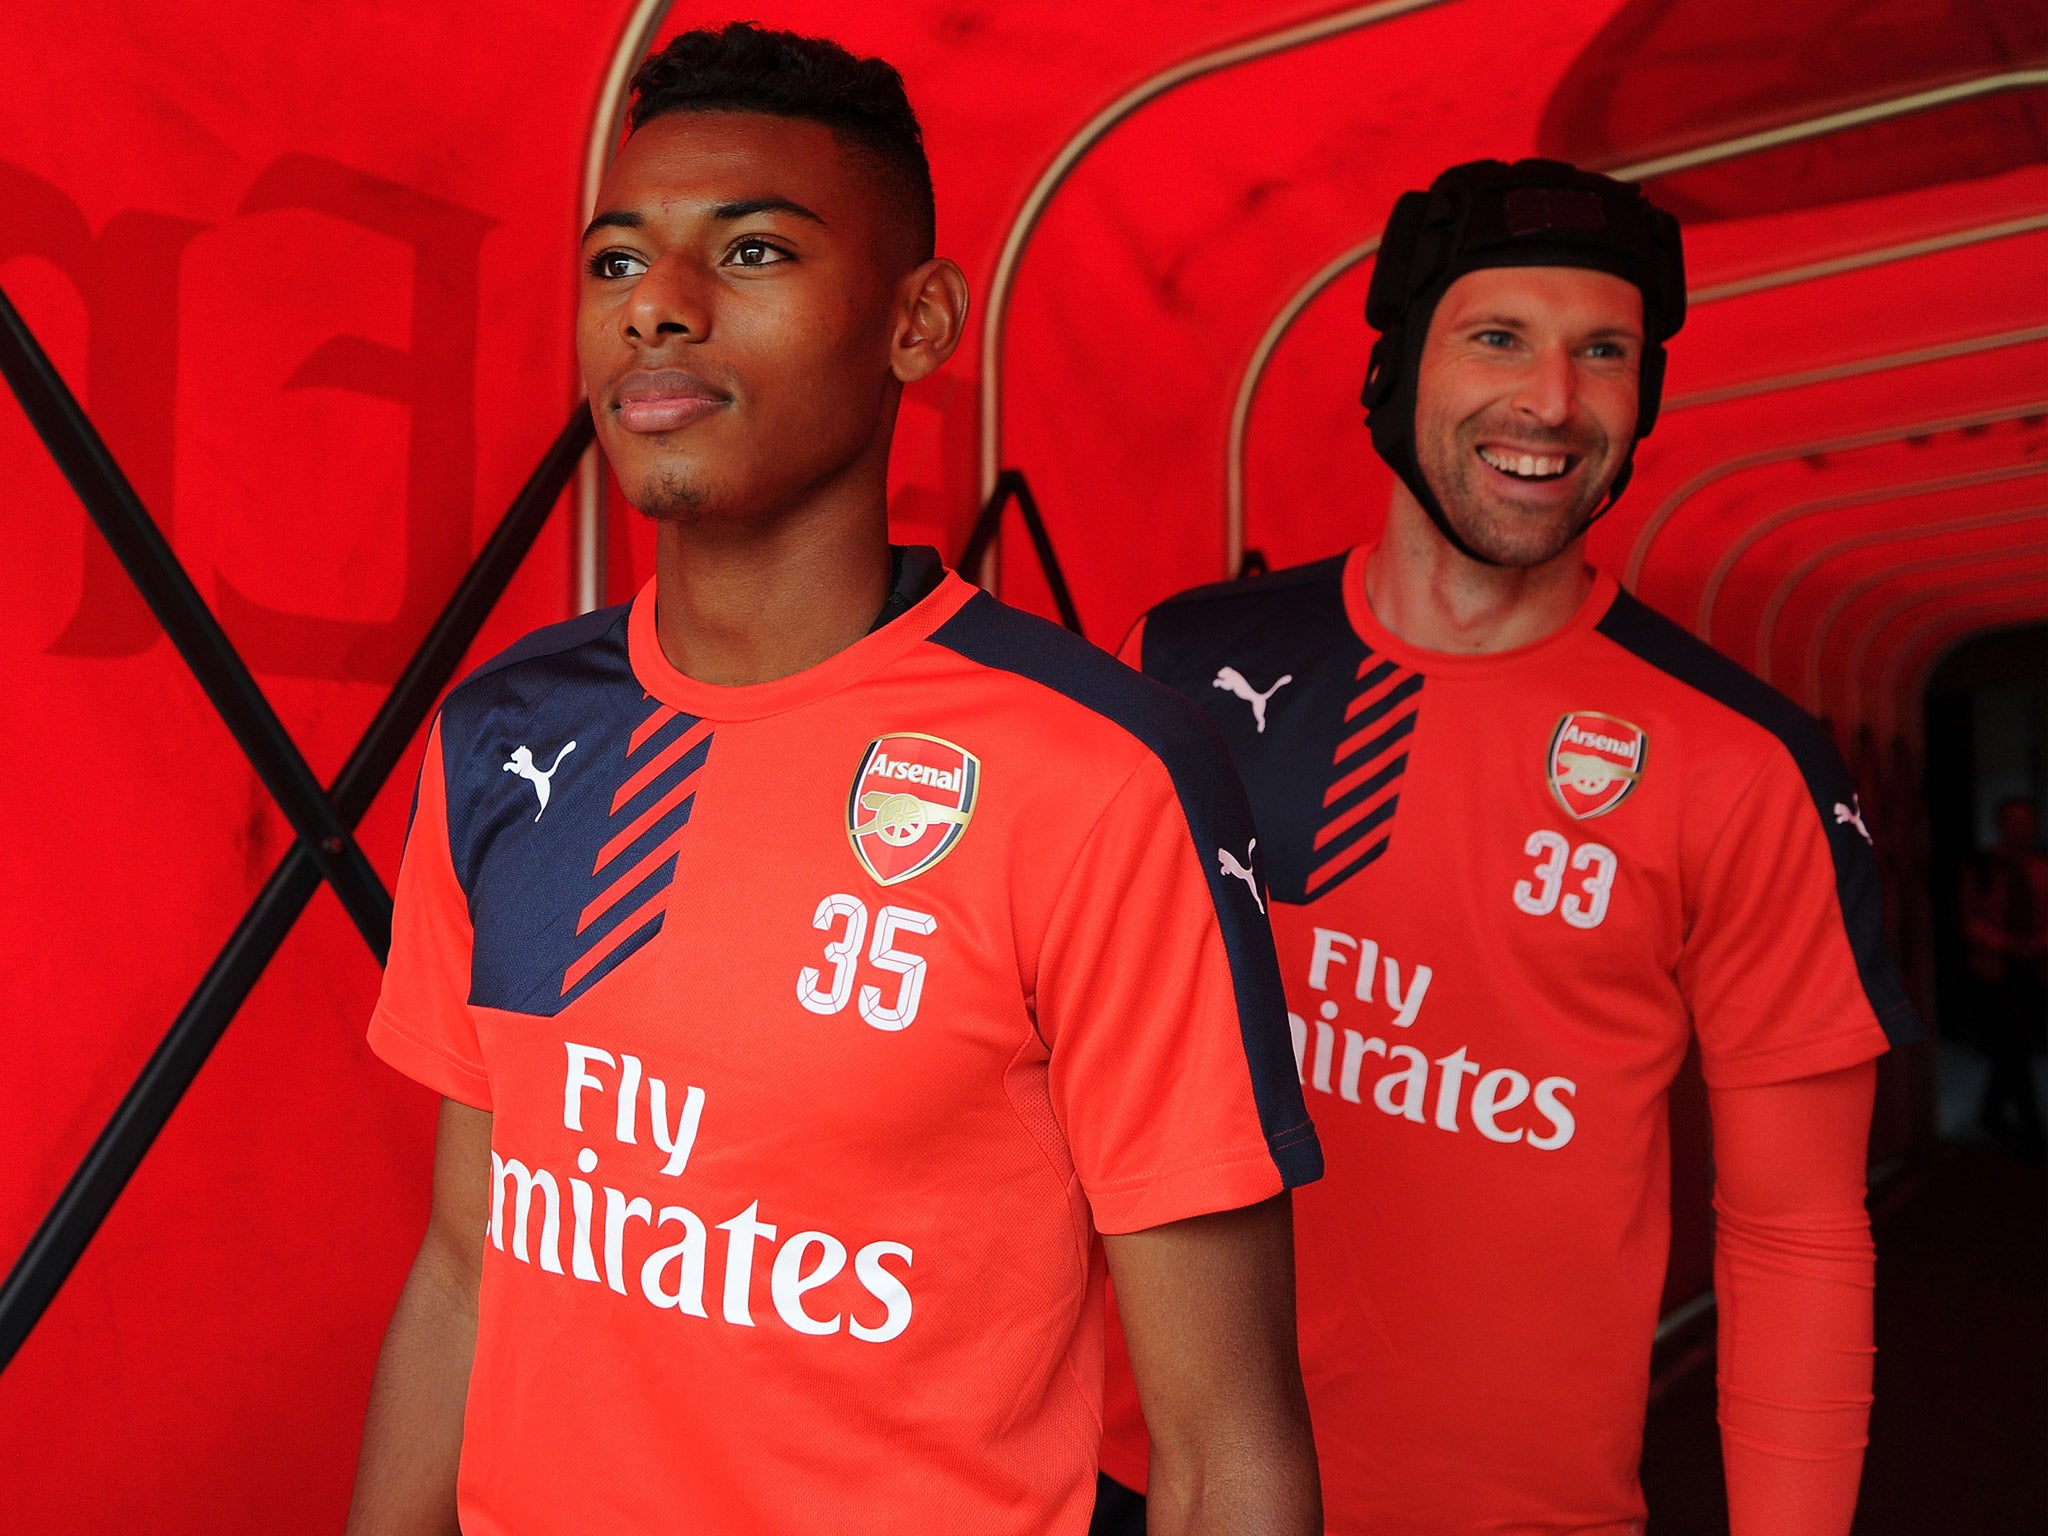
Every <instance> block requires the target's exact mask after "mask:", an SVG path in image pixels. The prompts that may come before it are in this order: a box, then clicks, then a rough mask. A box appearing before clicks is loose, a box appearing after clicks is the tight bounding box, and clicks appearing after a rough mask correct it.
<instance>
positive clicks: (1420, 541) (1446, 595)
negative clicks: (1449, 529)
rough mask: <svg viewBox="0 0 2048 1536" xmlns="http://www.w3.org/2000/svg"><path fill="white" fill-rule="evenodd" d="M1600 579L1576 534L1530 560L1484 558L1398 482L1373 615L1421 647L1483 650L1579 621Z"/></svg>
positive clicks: (1380, 551) (1374, 579)
mask: <svg viewBox="0 0 2048 1536" xmlns="http://www.w3.org/2000/svg"><path fill="white" fill-rule="evenodd" d="M1592 586H1593V572H1592V570H1591V568H1590V567H1588V566H1587V564H1586V562H1585V560H1584V558H1583V556H1582V553H1581V546H1580V545H1579V544H1578V543H1577V542H1576V541H1575V542H1573V543H1572V544H1571V545H1569V546H1567V548H1566V549H1565V550H1564V552H1563V553H1562V554H1560V555H1558V556H1557V557H1556V558H1555V559H1553V560H1548V561H1545V562H1544V563H1543V564H1542V565H1536V566H1529V567H1526V568H1513V567H1508V566H1497V565H1482V564H1481V563H1480V562H1479V561H1477V560H1471V559H1468V558H1466V557H1465V556H1464V555H1461V554H1459V553H1458V552H1457V551H1456V550H1455V549H1453V548H1451V546H1450V544H1449V543H1448V542H1447V541H1446V540H1445V538H1444V536H1443V535H1442V534H1440V533H1438V532H1437V530H1436V525H1435V524H1434V523H1432V522H1431V521H1430V520H1429V514H1428V513H1426V512H1424V511H1423V510H1422V507H1421V504H1420V503H1418V502H1417V501H1416V500H1415V498H1414V496H1413V495H1411V494H1410V493H1409V491H1408V488H1407V487H1406V486H1402V485H1399V484H1398V483H1397V485H1396V488H1395V494H1394V500H1393V504H1392V506H1390V507H1389V508H1388V511H1387V528H1386V532H1385V534H1384V535H1382V536H1381V538H1380V542H1379V545H1378V547H1377V548H1375V549H1374V550H1373V552H1372V555H1371V557H1370V558H1369V559H1368V560H1367V561H1366V566H1365V596H1366V601H1367V602H1368V603H1369V604H1371V606H1372V612H1373V617H1374V618H1376V619H1378V620H1379V621H1380V623H1382V624H1384V625H1385V626H1386V627H1387V629H1388V630H1389V631H1391V632H1392V633H1393V634H1395V635H1398V636H1399V637H1400V638H1401V639H1403V640H1405V641H1407V642H1408V643H1409V644H1410V645H1412V646H1415V647H1416V648H1417V649H1419V650H1425V651H1444V652H1448V653H1449V654H1451V655H1459V656H1476V655H1485V654H1487V653H1489V652H1493V651H1511V650H1514V649H1516V648H1517V647H1519V646H1524V645H1533V644H1535V642H1537V641H1538V640H1541V639H1543V638H1544V637H1545V636H1546V635H1552V634H1555V633H1556V632H1557V631H1558V630H1560V629H1562V628H1564V626H1565V625H1567V624H1569V623H1570V622H1571V621H1572V616H1573V615H1574V614H1576V613H1577V612H1578V611H1579V607H1580V605H1581V604H1582V603H1584V602H1585V600H1586V594H1587V593H1588V592H1589V591H1590V590H1591V589H1592Z"/></svg>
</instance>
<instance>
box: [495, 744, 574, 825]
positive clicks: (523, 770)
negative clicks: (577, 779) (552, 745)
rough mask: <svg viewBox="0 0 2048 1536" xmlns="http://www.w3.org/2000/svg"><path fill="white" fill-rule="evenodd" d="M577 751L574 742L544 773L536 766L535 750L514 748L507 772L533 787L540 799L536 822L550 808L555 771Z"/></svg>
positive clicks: (506, 767) (558, 754)
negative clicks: (549, 798) (549, 797)
mask: <svg viewBox="0 0 2048 1536" xmlns="http://www.w3.org/2000/svg"><path fill="white" fill-rule="evenodd" d="M575 750H576V743H575V742H573V741H572V742H570V743H569V744H568V745H567V746H565V747H564V748H562V750H561V751H559V752H557V753H556V754H555V760H554V761H553V762H552V763H549V764H548V766H547V771H546V772H545V773H543V772H542V771H541V770H540V769H539V768H536V767H535V766H534V762H533V748H531V747H514V748H513V749H512V761H511V762H509V763H507V764H506V765H505V772H507V773H516V774H518V775H519V777H521V778H522V779H524V780H526V781H527V783H529V784H531V785H532V786H533V792H534V793H535V794H536V795H538V796H539V797H540V810H538V811H535V812H534V813H533V819H534V820H535V821H539V820H540V818H541V815H542V813H543V812H545V811H546V810H547V808H548V791H549V790H550V789H551V788H553V780H554V777H555V770H556V769H557V768H559V767H561V766H562V759H563V758H565V757H567V756H568V755H569V754H570V753H571V752H574V751H575Z"/></svg>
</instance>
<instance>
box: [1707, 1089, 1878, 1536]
mask: <svg viewBox="0 0 2048 1536" xmlns="http://www.w3.org/2000/svg"><path fill="white" fill-rule="evenodd" d="M1876 1081H1877V1073H1876V1066H1875V1064H1874V1063H1870V1062H1866V1063H1864V1064H1863V1065H1861V1066H1857V1067H1851V1068H1848V1069H1847V1070H1845V1071H1841V1072H1831V1073H1828V1074H1826V1075H1824V1076H1820V1077H1810V1078H1802V1079H1799V1080H1797V1081H1794V1082H1788V1083H1773V1084H1770V1085H1767V1086H1764V1087H1757V1088H1720V1089H1711V1090H1710V1091H1709V1099H1710V1102H1711V1107H1712V1113H1713V1124H1714V1169H1715V1188H1714V1211H1715V1214H1716V1217H1717V1226H1716V1238H1715V1256H1714V1286H1715V1291H1716V1293H1717V1297H1718V1303H1719V1311H1720V1351H1719V1353H1720V1365H1719V1383H1720V1404H1721V1408H1720V1419H1721V1452H1722V1457H1723V1460H1724V1462H1725V1464H1726V1467H1727V1479H1728V1515H1729V1531H1730V1536H1847V1532H1848V1530H1849V1526H1850V1522H1851V1521H1852V1519H1853V1518H1854V1516H1855V1512H1856V1489H1857V1484H1858V1483H1859V1481H1860V1480H1861V1478H1862V1473H1863V1448H1864V1445H1865V1443H1866V1439H1867V1434H1868V1430H1869V1425H1870V1380H1871V1368H1872V1364H1873V1359H1874V1356H1875V1353H1876V1350H1875V1347H1874V1345H1873V1343H1872V1335H1871V1295H1872V1291H1873V1289H1874V1286H1875V1278H1876V1264H1877V1259H1876V1250H1875V1248H1874V1247H1873V1245H1872V1242H1871V1236H1870V1214H1869V1212H1868V1210H1867V1209H1866V1208H1865V1205H1864V1193H1865V1190H1864V1165H1865V1160H1866V1152H1867V1148H1868V1145H1869V1138H1870V1114H1871V1104H1872V1100H1873V1098H1874V1094H1875V1084H1876Z"/></svg>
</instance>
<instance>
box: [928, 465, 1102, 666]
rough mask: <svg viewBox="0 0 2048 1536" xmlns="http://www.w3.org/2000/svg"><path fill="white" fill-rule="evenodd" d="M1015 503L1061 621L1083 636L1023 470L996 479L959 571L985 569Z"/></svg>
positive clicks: (1076, 611) (1056, 556)
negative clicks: (1006, 511) (1008, 509)
mask: <svg viewBox="0 0 2048 1536" xmlns="http://www.w3.org/2000/svg"><path fill="white" fill-rule="evenodd" d="M1012 501H1014V502H1016V503H1017V515H1018V516H1019V517H1021V518H1023V519H1024V531H1025V532H1027V533H1029V534H1030V535H1031V547H1032V548H1033V549H1035V550H1037V551H1038V564H1039V567H1040V568H1041V569H1042V570H1043V571H1044V572H1045V584H1046V585H1047V586H1048V587H1050V588H1052V601H1053V606H1054V607H1055V608H1057V609H1058V610H1059V614H1060V622H1061V623H1062V624H1064V625H1066V626H1067V628H1069V629H1071V630H1072V631H1073V632H1074V633H1075V634H1077V635H1078V634H1080V633H1081V615H1080V612H1079V611H1078V610H1077V609H1076V608H1075V607H1074V595H1073V593H1071V592H1069V591H1068V590H1067V578H1066V575H1065V573H1064V572H1063V571H1061V570H1060V560H1059V556H1058V555H1055V554H1054V553H1053V552H1052V536H1051V535H1050V534H1048V533H1047V532H1046V531H1045V519H1044V517H1042V516H1041V515H1040V514H1039V511H1038V499H1037V498H1036V497H1035V496H1033V495H1032V494H1031V486H1030V483H1029V482H1028V481H1026V480H1025V478H1024V471H1023V470H1021V469H1006V470H1003V471H1002V472H1001V473H1000V474H998V475H997V476H996V484H995V489H994V490H992V491H991V492H989V498H988V501H987V502H986V503H985V504H984V505H983V506H982V509H981V514H980V515H979V516H978V517H976V518H975V520H974V531H973V532H972V533H970V534H969V535H968V536H967V548H966V549H965V550H964V551H963V552H962V553H961V556H960V565H959V567H958V568H959V569H960V570H962V571H966V572H969V573H970V574H971V573H972V572H974V571H978V570H980V569H981V560H982V556H984V555H986V554H987V553H988V547H989V545H990V544H991V543H993V542H994V540H995V536H996V530H997V529H998V528H1000V527H1001V526H1002V521H1003V508H1005V507H1007V506H1008V505H1009V504H1010V503H1011V502H1012Z"/></svg>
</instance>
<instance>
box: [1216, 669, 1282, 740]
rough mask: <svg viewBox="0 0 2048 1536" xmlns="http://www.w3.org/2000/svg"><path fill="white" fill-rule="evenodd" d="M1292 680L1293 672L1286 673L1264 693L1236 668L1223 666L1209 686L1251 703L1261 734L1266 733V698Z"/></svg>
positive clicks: (1254, 718)
mask: <svg viewBox="0 0 2048 1536" xmlns="http://www.w3.org/2000/svg"><path fill="white" fill-rule="evenodd" d="M1293 681H1294V674H1293V673H1292V672H1289V673H1286V674H1285V675H1283V676H1282V677H1281V679H1280V681H1279V682H1277V683H1275V684H1274V685H1273V686H1272V687H1270V688H1268V689H1267V690H1266V691H1265V692H1264V693H1261V692H1259V690H1258V689H1256V688H1254V687H1253V686H1252V685H1251V684H1250V682H1248V681H1247V680H1246V679H1245V675H1244V674H1243V673H1242V672H1240V671H1238V670H1237V668H1235V667H1225V668H1223V669H1222V670H1221V671H1220V672H1218V673H1217V674H1216V681H1215V682H1214V683H1213V684H1211V685H1210V686H1211V687H1215V688H1221V689H1222V690H1223V691H1224V692H1225V693H1234V694H1236V695H1237V696H1238V697H1239V698H1240V699H1243V700H1244V701H1245V703H1247V704H1249V705H1251V707H1252V719H1253V720H1254V721H1255V722H1256V723H1257V725H1258V727H1259V734H1260V735H1261V736H1263V735H1265V734H1266V700H1268V699H1270V698H1272V697H1273V695H1274V694H1276V693H1278V692H1279V691H1280V690H1281V689H1282V688H1285V687H1286V686H1287V685H1288V684H1289V683H1291V682H1293Z"/></svg>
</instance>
